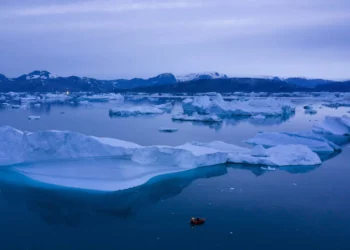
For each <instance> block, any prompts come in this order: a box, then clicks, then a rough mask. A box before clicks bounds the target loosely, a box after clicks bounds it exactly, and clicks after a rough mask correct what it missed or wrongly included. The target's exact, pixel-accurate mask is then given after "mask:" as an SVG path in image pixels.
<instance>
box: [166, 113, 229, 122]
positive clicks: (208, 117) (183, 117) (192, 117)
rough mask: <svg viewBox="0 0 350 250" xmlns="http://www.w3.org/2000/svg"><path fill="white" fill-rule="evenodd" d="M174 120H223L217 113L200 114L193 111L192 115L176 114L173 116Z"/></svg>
mask: <svg viewBox="0 0 350 250" xmlns="http://www.w3.org/2000/svg"><path fill="white" fill-rule="evenodd" d="M172 119H173V120H178V121H197V122H222V119H221V118H219V117H218V116H216V115H199V114H198V113H196V112H195V113H193V114H192V115H186V114H181V113H180V114H174V115H173V116H172Z"/></svg>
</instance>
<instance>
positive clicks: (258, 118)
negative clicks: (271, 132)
mask: <svg viewBox="0 0 350 250" xmlns="http://www.w3.org/2000/svg"><path fill="white" fill-rule="evenodd" d="M252 119H256V120H264V119H266V116H264V115H261V114H260V115H254V116H252Z"/></svg>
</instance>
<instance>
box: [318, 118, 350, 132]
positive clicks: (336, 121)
mask: <svg viewBox="0 0 350 250" xmlns="http://www.w3.org/2000/svg"><path fill="white" fill-rule="evenodd" d="M313 131H314V132H315V133H318V134H329V135H339V136H349V135H350V117H348V116H346V115H343V116H341V117H332V116H326V117H325V119H324V121H322V122H318V123H316V124H314V128H313Z"/></svg>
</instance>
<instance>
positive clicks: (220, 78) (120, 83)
mask: <svg viewBox="0 0 350 250" xmlns="http://www.w3.org/2000/svg"><path fill="white" fill-rule="evenodd" d="M9 91H13V92H56V91H58V92H65V91H71V92H78V91H89V92H123V91H142V92H170V93H172V92H193V93H198V92H235V91H243V92H251V91H254V92H292V91H306V92H310V91H330V92H332V91H337V92H350V81H331V80H323V79H307V78H285V79H284V78H279V77H261V78H253V77H228V76H227V75H224V74H219V73H217V72H210V73H202V74H198V73H194V74H188V75H185V76H178V77H175V76H174V75H173V74H171V73H164V74H160V75H158V76H155V77H151V78H148V79H142V78H134V79H130V80H127V79H117V80H98V79H94V78H88V77H78V76H69V77H61V76H57V75H55V74H52V73H50V72H48V71H39V70H36V71H33V72H31V73H29V74H24V75H22V76H20V77H17V78H7V77H6V76H5V75H2V74H0V92H9Z"/></svg>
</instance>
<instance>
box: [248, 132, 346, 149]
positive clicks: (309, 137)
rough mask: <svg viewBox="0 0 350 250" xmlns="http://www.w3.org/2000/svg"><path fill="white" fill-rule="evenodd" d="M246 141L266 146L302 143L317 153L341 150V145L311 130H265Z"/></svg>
mask: <svg viewBox="0 0 350 250" xmlns="http://www.w3.org/2000/svg"><path fill="white" fill-rule="evenodd" d="M245 142H246V143H248V144H252V145H263V146H264V147H275V146H278V145H287V144H300V145H305V146H307V147H309V148H310V149H311V150H312V151H314V152H316V153H333V152H334V151H339V150H341V149H340V147H339V146H338V145H336V144H334V143H333V142H331V141H329V140H327V139H325V138H323V137H321V136H318V135H316V134H313V133H309V132H302V133H286V132H263V133H258V134H257V135H255V137H253V138H251V139H249V140H246V141H245ZM282 153H283V152H282Z"/></svg>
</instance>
